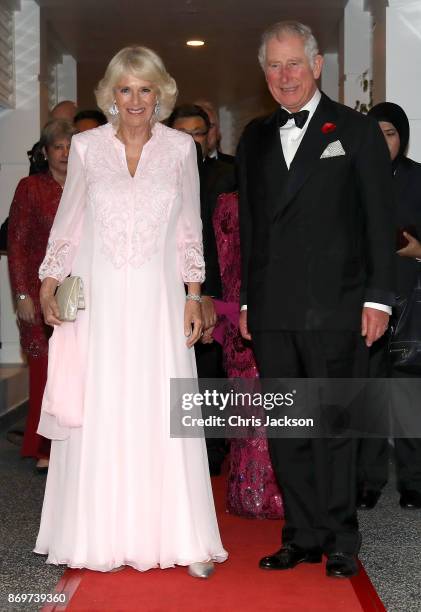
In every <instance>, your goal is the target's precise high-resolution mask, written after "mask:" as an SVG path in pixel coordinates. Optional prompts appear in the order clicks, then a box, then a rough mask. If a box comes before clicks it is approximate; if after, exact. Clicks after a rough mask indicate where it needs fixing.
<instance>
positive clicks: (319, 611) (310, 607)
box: [42, 476, 385, 612]
mask: <svg viewBox="0 0 421 612" xmlns="http://www.w3.org/2000/svg"><path fill="white" fill-rule="evenodd" d="M213 485H214V492H215V499H216V504H217V510H218V518H219V525H220V529H221V534H222V541H223V543H224V546H225V548H226V549H227V550H228V552H229V554H230V558H229V559H228V561H226V562H225V563H223V564H221V565H217V567H216V572H215V575H214V576H212V578H210V579H209V580H199V579H194V578H191V577H190V576H188V575H187V570H186V569H185V568H181V567H177V568H175V569H167V570H165V571H161V570H150V571H148V572H145V573H140V572H137V571H136V570H134V569H132V568H126V569H125V570H123V571H121V572H117V573H115V574H104V573H101V572H93V571H89V570H66V572H65V573H64V575H63V578H62V579H61V580H60V582H59V584H58V585H57V588H56V592H65V593H66V594H67V595H68V602H67V604H66V605H64V606H63V605H56V606H46V607H44V608H43V610H42V612H59V611H64V610H65V611H66V612H97V611H98V612H126V611H127V612H128V611H136V612H181V611H182V612H210V611H212V612H219V611H224V612H225V611H232V612H237V611H238V612H252V611H253V612H256V611H258V612H266V611H267V612H269V611H272V610H273V611H275V610H276V611H277V612H282V611H285V612H291V611H294V612H330V611H334V612H336V611H340V612H361V611H365V612H383V611H385V608H384V606H383V604H382V603H381V601H380V599H379V597H378V595H377V593H376V591H375V590H374V587H373V586H372V584H371V582H370V580H369V578H368V576H367V575H366V573H365V571H364V569H363V568H361V573H360V575H359V576H358V577H357V578H354V579H352V580H338V579H333V578H326V576H325V567H324V566H325V563H322V564H317V565H306V564H304V565H300V566H298V567H296V568H295V569H294V570H287V571H283V572H265V571H262V570H259V569H258V567H257V562H258V560H259V559H260V557H262V556H264V555H265V554H267V553H269V552H272V551H274V550H276V548H277V547H278V544H279V538H280V522H279V521H253V520H247V519H241V518H239V517H235V516H231V515H229V514H227V513H226V512H225V510H224V494H225V486H226V485H225V478H224V477H222V476H221V477H218V478H213Z"/></svg>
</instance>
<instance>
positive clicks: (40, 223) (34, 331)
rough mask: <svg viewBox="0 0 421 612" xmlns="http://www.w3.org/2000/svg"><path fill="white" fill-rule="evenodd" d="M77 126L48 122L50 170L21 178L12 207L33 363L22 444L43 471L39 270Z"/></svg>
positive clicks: (46, 446)
mask: <svg viewBox="0 0 421 612" xmlns="http://www.w3.org/2000/svg"><path fill="white" fill-rule="evenodd" d="M74 132H75V130H74V128H73V126H72V124H71V123H70V122H68V121H64V120H62V119H56V120H53V121H50V122H49V123H47V125H46V126H45V128H44V129H43V131H42V134H41V140H40V147H41V149H42V151H43V153H44V156H45V159H46V161H47V163H48V170H47V171H46V172H42V173H40V174H33V175H31V176H28V177H27V178H24V179H22V180H21V181H20V182H19V184H18V186H17V189H16V192H15V195H14V198H13V202H12V205H11V208H10V217H9V235H8V260H9V272H10V281H11V285H12V291H13V295H14V296H15V299H16V314H17V321H18V325H19V333H20V342H21V346H22V350H23V351H24V353H25V355H26V357H27V360H28V365H29V412H28V417H27V421H26V427H25V433H24V438H23V443H22V448H21V455H22V456H23V457H34V458H35V459H37V469H38V471H39V472H43V471H46V470H47V468H48V457H49V454H50V441H49V440H47V439H46V438H44V437H42V436H40V435H38V434H37V433H36V431H37V427H38V422H39V418H40V413H41V401H42V395H43V393H44V387H45V381H46V378H47V362H48V339H49V337H50V335H51V328H49V327H48V326H47V325H45V323H44V320H43V317H42V313H41V307H40V302H39V289H40V285H41V283H40V281H39V278H38V270H39V267H40V265H41V262H42V260H43V259H44V255H45V250H46V248H47V241H48V236H49V233H50V230H51V226H52V224H53V221H54V217H55V214H56V212H57V208H58V205H59V202H60V198H61V194H62V191H63V187H64V183H65V180H66V175H67V160H68V157H69V150H70V141H71V138H72V136H73V134H74Z"/></svg>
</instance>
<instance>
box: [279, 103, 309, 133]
mask: <svg viewBox="0 0 421 612" xmlns="http://www.w3.org/2000/svg"><path fill="white" fill-rule="evenodd" d="M309 114H310V112H309V111H308V110H301V111H298V113H289V112H288V111H287V110H285V108H280V109H279V112H278V123H279V127H282V126H283V125H285V124H286V123H287V122H288V121H289V120H290V119H294V121H295V125H296V126H297V128H300V130H301V129H302V128H303V127H304V126H305V123H306V121H307V119H308V116H309Z"/></svg>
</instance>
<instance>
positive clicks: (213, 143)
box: [195, 99, 235, 164]
mask: <svg viewBox="0 0 421 612" xmlns="http://www.w3.org/2000/svg"><path fill="white" fill-rule="evenodd" d="M195 104H196V105H197V106H200V108H202V109H203V110H204V111H205V113H206V114H207V116H208V117H209V123H210V125H209V131H208V137H207V141H208V142H207V145H208V157H209V158H210V159H218V160H219V161H222V162H225V163H226V164H234V163H235V157H234V156H233V155H228V153H223V152H222V151H221V139H222V134H221V127H220V125H219V117H218V112H217V110H216V108H215V106H214V105H213V104H212V102H210V101H209V100H201V99H200V100H197V101H196V102H195Z"/></svg>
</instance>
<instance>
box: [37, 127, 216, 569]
mask: <svg viewBox="0 0 421 612" xmlns="http://www.w3.org/2000/svg"><path fill="white" fill-rule="evenodd" d="M69 273H71V274H72V275H77V276H80V277H81V278H82V280H83V283H84V294H85V301H86V308H85V310H79V311H78V314H77V319H76V322H74V323H63V324H62V325H61V326H58V327H56V328H55V329H54V333H53V336H52V338H51V340H50V359H49V371H48V381H47V386H46V391H45V396H44V401H43V407H42V414H41V421H40V426H39V432H40V433H41V434H42V435H44V436H46V437H49V438H51V439H52V448H51V461H50V468H49V472H48V479H47V485H46V491H45V498H44V505H43V510H42V518H41V526H40V530H39V535H38V539H37V542H36V548H35V552H37V553H41V554H47V555H48V557H47V563H54V564H62V563H63V564H67V565H68V566H70V567H84V568H89V569H93V570H99V571H108V570H111V569H113V568H116V567H119V566H122V565H130V566H132V567H134V568H135V569H137V570H148V569H150V568H154V567H160V568H167V567H172V566H174V565H177V564H178V565H188V564H191V563H194V562H200V561H208V560H214V561H224V560H225V559H226V557H227V553H226V552H225V550H224V548H223V546H222V543H221V539H220V535H219V530H218V525H217V520H216V514H215V508H214V502H213V496H212V490H211V484H210V478H209V470H208V462H207V456H206V447H205V443H204V440H203V439H180V438H171V437H170V426H169V422H170V394H169V389H170V378H172V377H174V378H177V377H181V378H193V377H196V365H195V359H194V350H193V349H188V348H187V347H186V338H185V336H184V325H183V314H184V304H185V289H184V283H185V282H194V281H199V282H201V281H203V278H204V262H203V257H202V237H201V221H200V216H199V179H198V172H197V161H196V149H195V146H194V143H193V140H192V139H191V137H190V136H187V135H186V134H183V133H181V132H178V131H175V130H172V129H169V128H167V127H165V126H164V125H162V124H160V123H156V124H155V125H154V126H153V129H152V137H151V139H150V140H149V141H148V142H147V143H146V145H145V146H144V148H143V151H142V155H141V158H140V161H139V164H138V167H137V170H136V174H135V176H134V177H132V176H131V175H130V173H129V171H128V168H127V163H126V157H125V149H124V145H123V144H122V143H121V142H120V141H119V140H118V139H117V137H116V136H115V129H114V127H113V126H112V125H111V124H107V125H105V126H102V127H99V128H97V129H94V130H90V131H87V132H84V133H81V134H78V135H76V136H75V137H74V138H73V141H72V147H71V152H70V158H69V166H68V174H67V181H66V185H65V189H64V193H63V197H62V199H61V202H60V206H59V209H58V213H57V216H56V218H55V221H54V225H53V228H52V231H51V235H50V240H49V246H48V250H47V254H46V257H45V259H44V262H43V264H42V266H41V269H40V277H41V278H45V277H53V278H56V279H57V280H58V281H62V280H63V279H64V278H65V277H66V276H67V275H68V274H69Z"/></svg>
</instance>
